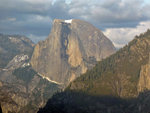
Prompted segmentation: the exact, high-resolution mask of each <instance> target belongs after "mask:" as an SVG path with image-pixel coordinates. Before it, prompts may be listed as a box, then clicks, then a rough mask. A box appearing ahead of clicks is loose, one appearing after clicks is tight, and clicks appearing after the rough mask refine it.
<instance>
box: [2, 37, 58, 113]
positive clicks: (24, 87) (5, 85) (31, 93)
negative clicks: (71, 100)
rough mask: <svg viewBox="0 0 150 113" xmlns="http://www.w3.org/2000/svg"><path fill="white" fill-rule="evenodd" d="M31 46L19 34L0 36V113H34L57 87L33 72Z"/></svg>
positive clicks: (27, 40)
mask: <svg viewBox="0 0 150 113" xmlns="http://www.w3.org/2000/svg"><path fill="white" fill-rule="evenodd" d="M33 48H34V44H33V43H32V41H31V40H29V39H28V38H26V37H24V36H19V35H0V65H1V68H0V105H1V108H2V112H3V113H9V112H11V113H27V112H29V113H35V112H36V111H37V110H38V109H39V107H41V106H44V105H45V103H46V101H47V100H48V98H50V97H51V96H52V95H53V94H54V93H55V92H56V91H58V90H60V88H61V87H60V86H59V85H57V84H56V83H53V82H50V81H49V80H48V79H46V78H43V76H40V75H39V74H38V73H37V72H35V71H34V70H33V69H32V67H31V65H30V63H29V61H30V58H31V55H32V51H33Z"/></svg>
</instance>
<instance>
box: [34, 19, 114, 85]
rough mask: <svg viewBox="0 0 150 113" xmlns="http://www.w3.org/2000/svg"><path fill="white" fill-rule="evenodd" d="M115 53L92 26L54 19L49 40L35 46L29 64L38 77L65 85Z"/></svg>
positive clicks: (112, 47)
mask: <svg viewBox="0 0 150 113" xmlns="http://www.w3.org/2000/svg"><path fill="white" fill-rule="evenodd" d="M114 52H115V47H114V46H113V44H112V42H111V41H110V40H109V39H108V38H107V37H106V36H104V34H103V33H102V32H101V31H100V30H99V29H97V28H95V27H94V26H93V25H91V24H89V23H87V22H85V21H82V20H77V19H72V20H60V19H55V20H54V22H53V27H52V30H51V33H50V35H49V36H48V38H47V39H46V40H45V41H41V42H39V43H38V44H37V45H36V46H35V49H34V52H33V55H32V58H31V65H32V67H33V68H34V69H35V70H36V71H37V72H38V73H40V74H41V75H43V76H45V77H48V78H49V79H51V80H53V81H56V82H58V83H60V84H64V85H65V84H68V83H69V82H71V81H73V80H74V79H75V78H76V77H78V76H80V74H83V73H85V72H86V70H87V69H90V68H92V67H93V66H94V65H95V63H96V61H100V60H101V59H103V58H106V57H107V56H109V55H111V54H113V53H114Z"/></svg>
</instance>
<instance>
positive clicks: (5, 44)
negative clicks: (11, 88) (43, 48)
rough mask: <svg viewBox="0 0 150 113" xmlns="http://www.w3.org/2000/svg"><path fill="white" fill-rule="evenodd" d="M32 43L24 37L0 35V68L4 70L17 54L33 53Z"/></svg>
mask: <svg viewBox="0 0 150 113" xmlns="http://www.w3.org/2000/svg"><path fill="white" fill-rule="evenodd" d="M33 47H34V44H33V42H32V41H31V40H30V39H28V38H27V37H25V36H20V35H3V34H0V68H4V67H5V66H6V65H7V64H8V62H9V61H10V60H12V58H14V57H15V56H16V55H18V54H27V55H28V56H29V57H30V56H31V54H32V52H33Z"/></svg>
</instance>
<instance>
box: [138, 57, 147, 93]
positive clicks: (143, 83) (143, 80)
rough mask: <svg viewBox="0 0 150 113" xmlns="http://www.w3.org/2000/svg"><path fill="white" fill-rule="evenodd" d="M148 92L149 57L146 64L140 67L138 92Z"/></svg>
mask: <svg viewBox="0 0 150 113" xmlns="http://www.w3.org/2000/svg"><path fill="white" fill-rule="evenodd" d="M145 90H150V55H149V62H148V64H146V65H144V66H142V67H141V71H140V77H139V83H138V92H143V91H145Z"/></svg>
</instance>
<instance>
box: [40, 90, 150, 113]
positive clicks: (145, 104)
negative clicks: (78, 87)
mask: <svg viewBox="0 0 150 113" xmlns="http://www.w3.org/2000/svg"><path fill="white" fill-rule="evenodd" d="M145 97H147V98H145ZM149 101H150V91H147V92H143V93H141V94H140V95H139V96H138V97H137V98H130V99H121V98H117V97H113V96H91V95H88V94H85V93H81V92H74V91H65V92H62V93H57V94H55V95H54V96H53V97H52V98H51V99H50V100H49V101H48V102H47V104H46V106H45V107H44V108H40V109H39V111H38V113H149V112H150V108H149V105H150V104H149Z"/></svg>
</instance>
